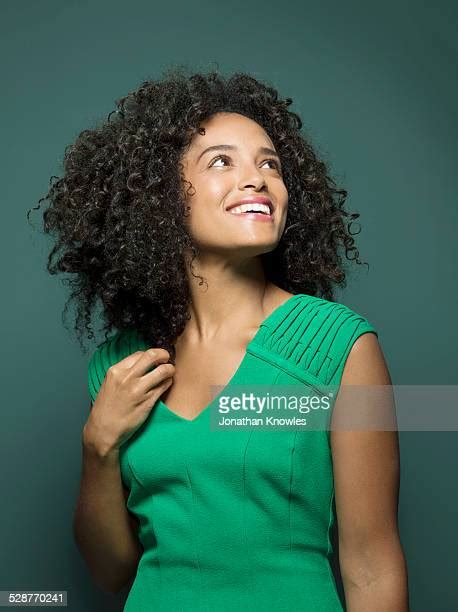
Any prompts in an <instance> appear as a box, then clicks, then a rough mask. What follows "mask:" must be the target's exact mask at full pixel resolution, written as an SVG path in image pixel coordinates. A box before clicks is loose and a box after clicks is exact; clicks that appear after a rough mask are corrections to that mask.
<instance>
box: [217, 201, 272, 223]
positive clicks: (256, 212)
mask: <svg viewBox="0 0 458 612" xmlns="http://www.w3.org/2000/svg"><path fill="white" fill-rule="evenodd" d="M273 208H274V207H273V205H272V202H271V200H270V199H269V198H265V197H262V196H251V197H247V198H244V199H243V200H240V201H239V202H235V203H234V204H231V205H230V206H228V207H227V208H226V212H228V213H230V214H231V215H237V216H239V217H245V218H246V219H252V220H259V221H271V220H272V219H273V214H272V213H273Z"/></svg>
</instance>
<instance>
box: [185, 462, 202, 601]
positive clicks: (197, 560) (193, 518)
mask: <svg viewBox="0 0 458 612" xmlns="http://www.w3.org/2000/svg"><path fill="white" fill-rule="evenodd" d="M183 462H184V466H185V470H186V476H187V478H188V483H189V489H190V491H191V505H192V539H193V542H194V552H195V557H196V565H197V569H198V570H199V580H200V598H201V602H202V600H203V597H202V594H203V582H202V571H201V568H200V561H199V553H198V549H197V530H196V524H195V507H194V489H193V488H192V483H191V478H190V476H189V470H188V463H187V460H186V457H183Z"/></svg>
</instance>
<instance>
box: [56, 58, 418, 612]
mask: <svg viewBox="0 0 458 612" xmlns="http://www.w3.org/2000/svg"><path fill="white" fill-rule="evenodd" d="M290 104H291V100H290V99H284V100H283V99H280V98H279V97H278V93H277V92H276V90H275V89H274V88H273V87H271V86H268V85H266V84H263V83H261V82H259V81H258V80H256V79H254V78H253V77H251V76H249V75H246V74H235V75H233V76H232V77H231V78H228V79H225V78H223V77H222V76H221V75H219V74H217V73H210V74H208V75H202V74H192V75H190V76H188V75H186V74H184V73H183V72H182V71H181V70H180V69H176V70H173V71H170V72H169V73H168V74H166V75H165V77H164V78H163V79H162V80H158V81H147V82H145V83H143V84H142V86H141V87H140V88H139V89H138V90H137V91H134V92H132V93H130V94H129V95H127V96H125V97H124V98H122V99H121V100H120V101H119V102H118V109H119V110H118V112H117V115H116V117H115V119H114V120H113V119H112V117H111V114H110V117H109V118H108V121H107V122H105V123H104V124H103V125H101V126H99V127H96V128H94V129H91V130H85V131H84V132H82V134H81V135H80V136H79V138H78V139H77V141H76V142H75V144H74V145H73V146H71V147H70V148H69V150H68V151H67V152H66V157H65V175H64V177H63V178H61V179H59V180H58V181H57V182H56V183H55V184H54V185H53V186H52V188H51V189H50V191H49V193H48V195H47V198H49V199H50V201H51V206H50V208H49V209H48V210H47V211H46V212H45V213H44V217H45V229H46V231H48V232H51V231H56V232H57V233H58V236H59V242H58V244H57V245H56V247H55V248H54V249H53V252H52V253H51V255H50V262H51V257H52V255H53V254H55V253H57V251H58V249H59V248H63V249H64V252H63V254H62V255H61V257H60V259H59V261H58V262H57V269H58V270H63V271H66V272H71V273H74V274H76V275H77V276H76V279H77V280H76V285H77V287H76V290H75V293H74V294H73V295H77V296H78V297H79V298H80V299H81V302H82V304H83V307H84V308H85V322H86V325H87V324H88V323H90V314H91V308H92V307H93V306H94V305H95V303H96V300H97V299H99V300H100V303H101V305H102V311H101V312H102V314H103V317H104V320H105V323H106V325H105V327H104V329H105V331H109V330H112V329H116V330H117V331H116V333H115V334H114V335H112V336H110V338H107V337H106V338H105V341H104V342H103V343H102V344H100V345H99V346H98V347H97V349H96V351H95V352H94V353H93V355H92V357H91V360H90V363H89V391H90V394H91V399H92V402H93V403H92V409H91V411H90V415H89V417H88V420H87V422H86V424H85V427H84V432H83V470H82V477H81V489H80V495H79V499H78V504H77V508H76V512H75V519H74V531H75V537H76V541H77V543H78V546H79V548H80V550H81V552H82V554H83V556H84V558H85V559H86V561H87V563H88V566H89V568H90V570H91V572H92V575H93V577H94V579H95V580H96V582H97V584H99V585H100V586H101V587H102V588H104V589H106V590H108V591H112V592H118V591H119V590H120V589H121V588H123V587H124V586H125V585H127V584H128V583H129V581H130V580H131V579H132V578H134V577H135V580H134V582H133V584H132V587H131V589H130V591H129V596H128V598H127V602H126V605H125V608H124V609H125V610H128V611H130V612H140V611H143V610H153V609H154V610H158V611H159V610H172V611H174V610H187V611H188V610H190V611H200V610H222V611H226V610H227V611H229V610H239V611H240V610H249V609H251V608H252V607H253V606H254V607H256V606H258V607H259V608H260V609H264V610H270V609H272V610H274V609H275V610H307V611H309V610H310V611H311V610H319V611H323V612H331V611H332V612H334V611H338V610H342V609H343V608H342V605H341V602H340V600H339V597H338V594H337V590H336V586H335V583H334V579H333V576H332V573H331V570H330V566H329V559H330V556H331V554H332V552H333V551H332V546H331V544H330V533H331V532H330V530H331V528H332V526H333V524H334V511H333V502H334V501H335V508H336V518H337V526H338V534H339V539H338V543H339V562H340V570H341V574H342V579H343V586H344V591H345V600H346V601H345V603H346V608H347V610H350V611H351V612H363V611H364V612H367V611H371V612H372V611H374V612H375V611H378V610H380V611H381V610H383V611H385V610H386V611H388V610H389V611H390V612H405V611H406V610H407V609H408V603H407V573H406V567H405V560H404V556H403V552H402V548H401V544H400V539H399V533H398V527H397V501H398V499H397V496H398V487H399V453H398V440H397V435H396V432H395V431H337V430H332V431H331V432H329V431H297V430H296V429H289V430H285V431H256V430H255V429H240V430H237V431H236V430H231V431H220V430H218V431H216V430H215V429H210V426H209V418H210V412H211V409H213V408H214V407H215V406H216V399H217V398H220V397H221V394H222V393H223V392H225V391H230V390H231V389H232V387H233V386H234V385H236V384H251V383H253V384H254V383H260V384H271V383H274V384H275V383H280V382H284V383H290V384H292V383H293V382H295V383H296V384H297V383H298V381H299V383H300V384H302V385H305V386H311V387H312V388H315V389H320V388H321V387H322V386H323V385H327V384H331V383H335V384H337V385H338V386H339V385H352V384H356V385H390V384H391V381H390V376H389V373H388V370H387V367H386V364H385V361H384V358H383V354H382V351H381V348H380V345H379V343H378V340H377V332H376V331H375V330H374V328H373V327H372V326H371V325H370V323H369V322H368V321H367V320H366V319H364V317H362V316H361V315H359V314H358V313H355V312H353V311H352V310H350V309H349V308H348V307H346V306H344V305H343V304H339V303H336V302H334V301H333V299H332V298H333V285H336V284H337V285H344V283H345V273H344V271H343V264H342V259H341V256H340V254H339V249H340V248H341V247H342V246H343V247H344V249H345V255H346V257H347V258H348V259H355V260H356V261H357V263H361V262H360V261H359V259H358V255H359V254H358V251H357V249H356V246H355V245H354V240H353V238H352V235H351V234H350V231H349V226H348V225H347V223H346V222H345V218H346V217H349V218H350V219H355V218H357V217H358V216H359V215H357V214H349V213H347V212H346V211H345V210H344V208H343V202H344V200H345V197H346V191H345V190H343V189H341V190H338V189H335V188H334V187H333V186H332V185H333V181H332V179H330V178H329V177H328V175H327V168H326V165H325V164H324V162H323V161H320V160H319V159H318V157H317V156H316V154H315V152H314V150H313V148H312V146H311V145H310V144H309V143H308V142H307V140H306V139H305V138H304V137H303V136H302V135H301V133H300V129H301V127H302V123H301V120H300V118H299V117H298V116H297V115H296V114H295V113H292V112H291V111H288V109H287V107H288V106H289V105H290ZM186 186H187V187H186ZM185 187H186V188H185ZM240 206H241V208H240ZM250 211H251V212H250ZM352 253H353V254H354V255H355V257H353V258H350V257H349V254H352ZM50 262H49V264H48V265H49V267H50V271H55V270H56V268H52V266H51V263H50ZM204 283H205V285H203V284H204ZM80 318H81V312H80V313H79V319H80ZM88 329H89V328H88ZM91 337H92V336H91ZM214 385H220V386H222V391H221V393H219V394H218V395H217V396H216V398H214V397H213V395H214V394H213V393H212V388H213V386H214ZM336 409H337V408H336Z"/></svg>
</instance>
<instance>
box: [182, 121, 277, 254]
mask: <svg viewBox="0 0 458 612" xmlns="http://www.w3.org/2000/svg"><path fill="white" fill-rule="evenodd" d="M201 127H204V128H205V134H203V135H201V134H198V135H196V136H195V137H194V139H193V140H192V142H191V145H190V147H189V148H188V150H187V151H186V152H185V154H184V155H183V157H182V162H183V164H184V176H185V178H186V180H187V181H190V182H191V183H192V186H193V188H194V189H192V188H190V193H191V194H192V195H188V199H187V206H189V207H190V211H189V217H186V218H185V219H186V222H187V224H188V227H189V229H190V232H191V235H192V236H193V238H194V240H195V242H196V243H197V244H198V246H199V248H200V249H201V251H203V252H205V251H207V252H213V253H219V254H224V255H225V256H226V257H231V256H232V257H237V258H244V257H248V256H254V255H259V254H261V253H266V252H269V251H272V250H273V249H274V248H275V247H276V245H277V244H278V242H279V240H280V238H281V236H282V233H283V229H284V227H285V223H286V213H287V207H288V192H287V190H286V187H285V184H284V183H283V178H282V174H281V166H280V159H279V157H278V155H277V154H276V152H275V147H274V145H273V143H272V141H271V139H270V138H269V136H268V135H267V133H266V132H265V131H264V129H263V128H262V127H261V126H260V125H259V124H258V123H256V122H255V121H253V120H251V119H249V118H248V117H245V116H243V115H240V114H238V113H226V112H225V113H217V114H215V115H213V116H212V117H211V118H210V119H208V120H207V121H206V122H204V123H203V124H202V125H201ZM208 147H212V148H211V149H210V150H208ZM263 149H264V150H263ZM266 149H270V150H271V151H268V150H266ZM185 187H189V185H187V184H185ZM250 196H254V197H255V198H256V197H260V198H261V199H262V198H268V199H269V200H270V201H271V203H272V206H273V212H271V214H270V215H263V214H262V213H259V212H258V213H257V214H256V215H253V214H243V213H242V214H236V212H235V211H234V212H230V211H228V210H227V209H228V207H229V206H233V204H235V203H236V202H239V201H240V200H242V199H243V198H247V197H250Z"/></svg>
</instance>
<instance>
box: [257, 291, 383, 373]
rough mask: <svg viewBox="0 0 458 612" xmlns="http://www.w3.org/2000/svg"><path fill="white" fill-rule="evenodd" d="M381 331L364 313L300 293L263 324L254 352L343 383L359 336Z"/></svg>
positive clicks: (296, 368)
mask: <svg viewBox="0 0 458 612" xmlns="http://www.w3.org/2000/svg"><path fill="white" fill-rule="evenodd" d="M368 332H372V333H374V334H375V335H376V336H377V337H378V333H377V331H376V330H375V328H374V327H373V325H371V323H370V322H369V321H368V320H367V319H366V318H365V317H363V316H362V315H360V314H358V313H357V312H355V311H353V310H352V309H351V308H349V307H348V306H345V305H344V304H341V303H339V302H331V301H329V300H326V299H324V298H320V297H316V296H311V295H308V294H297V296H296V299H293V300H291V301H290V307H289V308H287V309H286V310H281V311H280V312H279V316H277V317H274V318H273V319H272V320H270V321H268V322H266V323H265V324H262V325H261V329H260V331H259V333H258V334H257V336H256V341H255V343H254V346H253V347H252V348H253V352H254V353H256V354H258V356H261V357H265V358H267V359H269V357H270V358H273V359H274V360H275V361H276V362H277V363H278V365H280V366H284V367H285V368H286V369H288V368H290V369H291V370H292V371H293V372H294V373H296V374H300V373H304V375H305V378H307V377H308V378H309V379H310V380H311V382H312V383H316V384H318V385H334V384H337V385H338V384H340V379H341V377H342V373H343V369H344V366H345V361H346V359H347V356H348V354H349V352H350V350H351V347H352V346H353V344H354V342H355V341H356V339H357V338H358V337H359V336H361V335H362V334H364V333H368Z"/></svg>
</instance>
